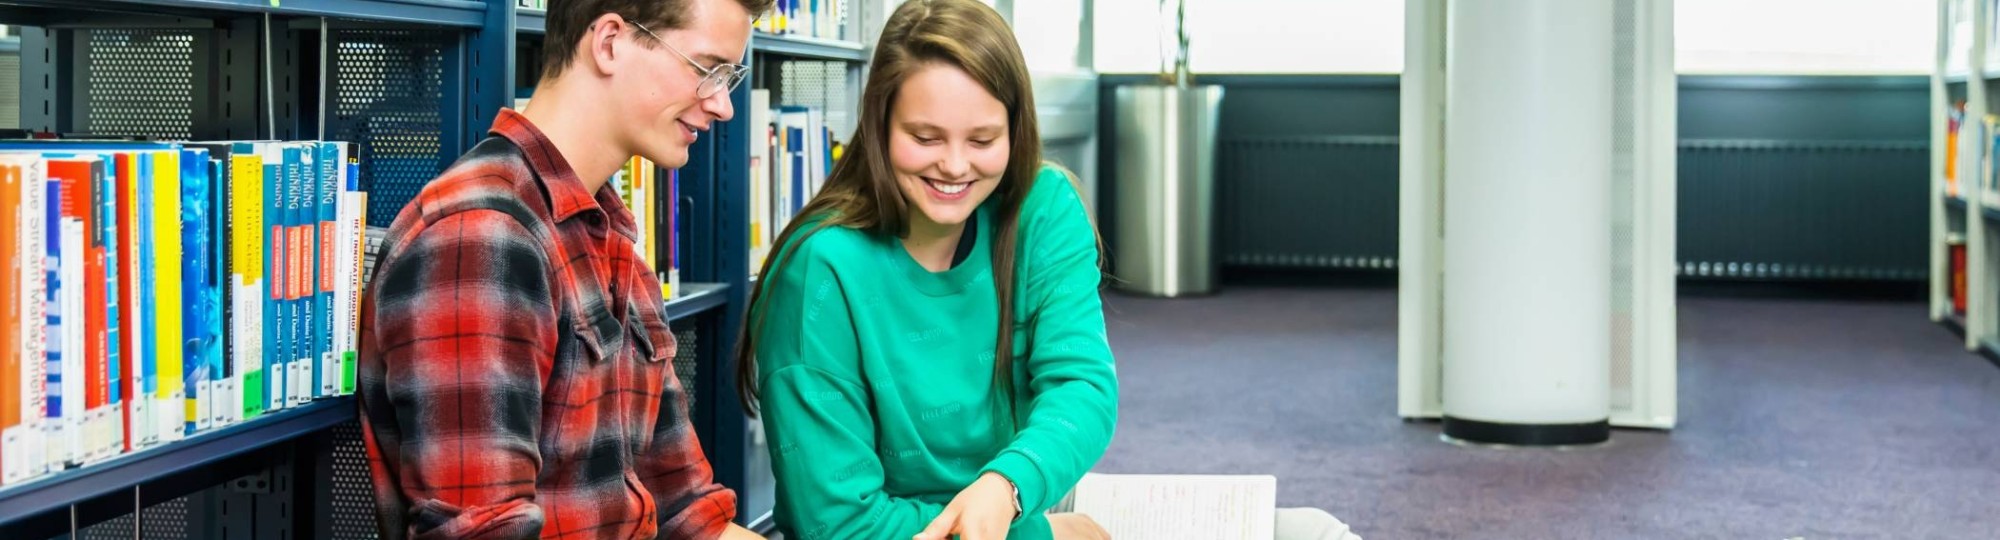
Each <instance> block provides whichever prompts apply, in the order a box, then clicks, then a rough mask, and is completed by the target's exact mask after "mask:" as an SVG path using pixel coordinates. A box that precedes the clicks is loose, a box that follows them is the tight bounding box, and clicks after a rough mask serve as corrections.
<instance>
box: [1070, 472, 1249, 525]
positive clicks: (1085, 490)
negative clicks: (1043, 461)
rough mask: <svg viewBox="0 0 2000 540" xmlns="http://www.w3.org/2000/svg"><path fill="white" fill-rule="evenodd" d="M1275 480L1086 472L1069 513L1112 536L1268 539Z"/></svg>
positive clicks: (1241, 476)
mask: <svg viewBox="0 0 2000 540" xmlns="http://www.w3.org/2000/svg"><path fill="white" fill-rule="evenodd" d="M1277 487H1278V479H1277V477H1276V476H1270V475H1159V474H1095V473H1092V474H1085V475H1084V477H1083V479H1081V480H1079V481H1078V482H1077V485H1076V487H1075V489H1074V497H1075V501H1074V505H1073V506H1072V508H1071V511H1073V512H1076V513H1080V514H1085V515H1088V516H1090V517H1091V519H1092V520H1094V521H1096V522H1097V523H1098V524H1099V525H1102V526H1103V527H1104V528H1105V530H1106V531H1107V532H1109V533H1111V537H1112V538H1168V537H1186V538H1204V539H1215V540H1271V539H1272V538H1273V536H1274V535H1275V534H1276V519H1277V518H1276V516H1277Z"/></svg>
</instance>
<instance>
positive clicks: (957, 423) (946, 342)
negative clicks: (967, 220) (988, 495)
mask: <svg viewBox="0 0 2000 540" xmlns="http://www.w3.org/2000/svg"><path fill="white" fill-rule="evenodd" d="M1034 182H1035V185H1034V187H1033V189H1032V190H1031V194H1030V195H1029V196H1028V200H1027V203H1026V204H1025V205H1024V206H1023V208H1022V210H1021V220H1020V230H1019V242H1018V245H1019V249H1018V250H1017V251H1018V252H1019V253H1020V255H1019V257H1018V259H1017V260H1016V267H1017V268H1019V269H1020V270H1019V274H1018V276H1019V277H1017V278H1016V279H1017V284H1018V285H1017V287H1016V289H1017V290H1016V293H1017V298H1018V299H1019V300H1017V301H1016V307H1015V311H1016V312H1017V313H1018V316H1017V317H1016V320H1017V321H1022V322H1021V323H1019V324H1016V325H1015V339H1014V350H1015V351H1016V353H1015V358H1016V360H1015V364H1014V365H1015V377H1014V379H1015V381H1016V383H1015V388H1016V389H1017V392H1016V399H1015V403H1016V416H1017V418H1018V419H1019V421H1018V422H1017V423H1016V424H1015V425H1016V426H1018V432H1017V433H1007V432H1003V431H1002V429H1004V428H1000V427H997V426H996V423H995V420H996V412H997V410H996V409H995V408H994V399H993V397H992V396H993V395H994V393H995V392H996V391H997V388H996V387H995V386H994V384H993V352H994V346H995V339H994V338H995V332H996V330H997V329H998V327H999V313H1000V306H999V302H998V301H997V299H996V295H995V294H994V289H993V277H992V257H991V247H990V246H989V245H988V243H987V242H988V239H990V238H992V237H993V234H992V229H991V228H990V226H989V224H991V223H992V222H993V219H991V217H990V216H991V212H992V208H991V207H992V206H994V205H993V204H987V205H985V206H982V207H981V208H980V209H979V210H978V212H979V213H980V217H979V219H978V220H977V224H976V225H975V226H977V227H979V228H980V230H979V235H978V238H977V240H976V242H977V245H976V246H975V247H974V249H973V250H972V254H971V256H970V257H968V258H967V259H966V260H965V261H963V262H961V263H959V264H958V265H957V266H955V267H953V268H951V269H949V270H946V271H943V272H930V271H928V270H926V269H924V268H923V266H921V265H919V264H918V263H917V262H916V260H915V259H912V258H911V257H910V255H909V253H908V252H907V251H905V250H904V249H903V246H902V241H901V239H898V238H895V237H882V236H876V235H873V234H870V233H867V232H863V231H859V230H855V229H849V228H842V227H828V228H825V229H821V230H820V231H819V232H818V233H815V234H812V235H809V236H807V237H806V238H805V239H804V241H803V243H802V244H801V245H800V246H799V248H798V251H797V253H796V254H795V255H792V256H790V257H787V259H786V260H785V261H783V263H784V264H783V266H782V267H781V268H780V269H779V271H778V273H777V275H776V276H775V277H774V278H770V279H771V281H770V283H768V284H766V287H769V289H768V290H766V291H765V298H766V299H765V300H764V302H765V303H764V306H763V308H762V310H763V311H764V312H765V313H764V314H763V317H764V321H763V326H762V327H761V329H760V330H759V331H758V334H757V350H756V354H757V362H758V371H759V374H760V382H761V383H762V388H763V414H764V426H765V431H766V433H768V434H769V437H770V441H769V447H770V449H771V463H772V469H773V472H774V473H776V476H777V480H778V497H777V520H778V524H779V527H780V528H781V529H782V530H785V531H787V532H788V534H787V535H786V536H787V537H789V538H798V539H800V540H825V539H847V538H862V539H881V538H898V539H900V538H909V537H910V536H911V535H914V534H916V533H917V532H918V531H921V530H922V529H923V528H924V526H925V525H928V524H930V522H931V520H932V519H935V518H936V517H937V515H938V513H939V512H941V511H943V510H944V506H945V504H946V503H949V502H950V501H951V499H952V497H953V496H955V495H957V494H958V492H959V490H961V489H964V488H965V487H966V486H968V485H971V484H972V481H973V480H974V479H977V478H978V477H979V475H980V474H982V473H984V472H986V471H995V472H998V473H1000V474H1001V475H1004V476H1006V477H1007V478H1008V479H1010V480H1013V481H1014V484H1015V485H1016V486H1017V487H1019V489H1020V492H1021V507H1022V509H1023V513H1022V517H1021V519H1020V520H1018V521H1016V522H1015V523H1014V524H1013V527H1012V529H1011V533H1010V534H1009V535H1008V537H1009V538H1017V539H1043V538H1049V537H1050V532H1049V524H1048V520H1047V519H1046V518H1045V517H1043V515H1042V512H1043V511H1045V510H1046V509H1048V508H1049V507H1050V506H1053V505H1054V504H1055V503H1056V502H1057V501H1058V500H1060V499H1061V498H1062V497H1063V496H1064V495H1065V494H1067V493H1068V492H1069V490H1070V488H1072V487H1074V486H1075V485H1076V482H1077V480H1078V479H1080V478H1082V477H1083V474H1084V472H1086V471H1088V470H1089V469H1090V467H1091V466H1092V465H1093V464H1095V463H1096V462H1097V459H1098V458H1099V457H1102V456H1103V455H1104V449H1105V447H1106V446H1107V445H1109V444H1110V442H1111V433H1112V428H1113V424H1115V423H1116V422H1117V417H1118V378H1117V374H1116V373H1115V370H1114V369H1113V367H1112V363H1111V347H1110V345H1109V344H1108V343H1107V342H1106V341H1105V334H1104V311H1103V306H1102V304H1101V303H1100V301H1099V298H1098V292H1097V291H1098V283H1099V277H1100V274H1099V272H1098V268H1097V259H1098V253H1097V238H1096V235H1095V233H1094V231H1093V229H1092V227H1091V224H1090V221H1089V217H1088V216H1087V215H1086V214H1085V210H1084V207H1083V203H1082V201H1081V199H1079V198H1078V197H1077V193H1076V189H1075V188H1074V187H1072V186H1071V185H1070V183H1069V181H1068V179H1067V178H1066V177H1065V176H1064V175H1063V174H1062V173H1061V172H1059V171H1057V170H1055V169H1052V168H1044V169H1043V170H1042V171H1041V174H1039V175H1037V176H1036V178H1035V180H1034ZM801 230H809V229H806V228H802V229H801ZM774 253H781V252H774Z"/></svg>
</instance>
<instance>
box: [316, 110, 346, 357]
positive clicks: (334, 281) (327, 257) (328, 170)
mask: <svg viewBox="0 0 2000 540" xmlns="http://www.w3.org/2000/svg"><path fill="white" fill-rule="evenodd" d="M343 153H344V152H342V151H341V148H340V143H334V142H322V143H319V171H320V176H319V180H320V182H319V191H318V194H319V205H318V206H317V207H316V208H317V209H318V210H319V216H318V217H319V227H318V230H317V231H316V235H315V236H314V240H315V242H314V244H313V245H314V246H316V248H315V249H313V258H314V260H315V261H317V264H314V265H313V269H314V274H313V275H314V282H316V283H318V284H319V288H318V289H317V290H316V291H314V292H315V294H314V296H315V297H316V300H314V302H313V305H314V309H315V310H316V311H317V312H318V317H317V318H316V320H318V321H319V325H318V327H317V328H314V329H313V339H314V340H315V341H317V342H318V343H319V346H317V347H315V349H316V350H317V351H318V353H319V364H318V366H319V368H318V369H315V370H314V371H313V380H314V382H316V383H319V394H318V395H320V396H337V395H340V349H339V347H338V345H337V344H336V340H335V335H336V334H338V333H339V331H338V328H339V326H340V325H338V324H336V323H335V320H336V319H335V318H334V317H335V313H334V311H335V309H334V301H333V297H334V295H335V294H337V293H336V292H335V291H337V290H338V289H339V286H338V284H339V282H340V278H339V277H338V274H337V269H338V268H339V266H340V264H339V260H338V255H339V253H340V251H339V249H338V247H337V246H338V245H339V244H340V240H339V236H340V235H339V229H340V188H341V186H342V182H341V180H340V177H341V174H342V173H343V172H345V171H346V170H347V160H346V159H344V156H342V155H341V154H343Z"/></svg>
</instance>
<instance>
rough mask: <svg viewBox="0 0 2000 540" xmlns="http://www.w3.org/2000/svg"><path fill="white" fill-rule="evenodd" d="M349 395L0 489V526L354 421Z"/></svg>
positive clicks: (353, 407) (271, 414)
mask: <svg viewBox="0 0 2000 540" xmlns="http://www.w3.org/2000/svg"><path fill="white" fill-rule="evenodd" d="M355 410H356V409H355V405H354V396H341V397H337V398H332V399H322V400H319V401H314V402H312V403H309V404H306V405H305V406H302V407H296V408H291V409H285V410H282V411H278V412H276V413H270V414H266V415H264V416H261V417H258V418H256V419H253V420H249V421H245V422H243V423H240V424H235V425H231V426H226V427H223V428H221V429H216V430H212V431H208V432H205V433H199V434H196V435H194V436H193V437H189V438H187V439H185V440H181V441H177V442H173V443H169V444H166V445H163V446H156V447H153V448H148V449H145V450H140V451H138V452H133V453H130V454H126V455H122V456H118V457H115V458H112V459H110V460H107V461H104V462H101V463H93V464H90V465H86V466H83V467H81V468H76V469H70V470H67V471H62V472H59V473H56V474H53V475H49V476H45V477H42V478H40V479H38V480H35V481H32V482H29V483H26V484H20V485H14V486H8V487H6V488H4V489H0V526H5V525H8V524H10V523H12V522H13V521H15V520H18V519H23V518H29V517H33V516H36V515H38V514H42V513H45V512H49V511H52V510H59V509H62V508H64V507H67V506H69V505H72V504H78V503H81V502H84V501H87V500H90V499H92V498H95V497H100V496H104V495H108V494H112V493H117V492H120V491H129V490H131V489H132V486H137V485H144V484H146V483H147V482H151V481H154V480H158V479H163V478H166V477H170V476H173V475H176V474H180V473H183V472H189V471H193V470H195V469H198V468H202V467H206V466H210V465H214V464H217V463H221V462H223V461H225V460H229V459H234V458H236V457H238V456H243V455H245V454H248V453H250V452H253V451H256V450H260V449H263V448H265V447H269V446H271V445H274V444H279V443H283V442H286V441H290V440H293V439H296V438H299V437H302V436H305V435H309V434H312V433H316V432H319V431H322V430H326V429H329V428H332V427H333V426H335V425H338V424H340V423H342V422H347V421H349V420H353V419H354V418H355Z"/></svg>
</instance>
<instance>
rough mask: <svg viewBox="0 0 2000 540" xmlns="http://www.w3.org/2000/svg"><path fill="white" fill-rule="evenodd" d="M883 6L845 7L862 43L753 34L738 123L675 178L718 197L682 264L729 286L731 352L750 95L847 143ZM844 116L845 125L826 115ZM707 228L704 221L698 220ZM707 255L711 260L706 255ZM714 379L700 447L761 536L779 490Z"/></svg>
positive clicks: (724, 322) (746, 216)
mask: <svg viewBox="0 0 2000 540" xmlns="http://www.w3.org/2000/svg"><path fill="white" fill-rule="evenodd" d="M879 7H881V4H879V3H875V2H851V3H850V4H849V8H850V9H851V10H852V11H851V12H850V13H849V16H848V19H847V20H846V21H845V23H844V26H843V29H842V30H840V31H841V32H843V33H844V35H847V36H860V37H861V39H859V40H834V39H823V38H814V37H805V36H799V35H789V34H774V33H767V32H764V31H762V30H755V31H752V32H751V38H750V55H749V58H748V59H746V60H745V63H746V64H747V65H749V66H750V72H751V75H750V78H749V80H747V81H745V83H744V84H743V85H742V86H739V87H737V88H736V89H735V90H734V91H733V92H732V93H731V94H730V100H731V102H732V103H734V104H735V105H736V116H735V117H733V118H731V119H730V121H729V122H727V123H723V124H719V125H717V126H716V128H715V132H714V136H713V137H707V138H703V139H702V142H701V143H698V144H697V145H696V150H697V151H698V152H700V153H699V154H697V155H699V156H701V158H698V159H695V160H693V161H692V162H691V163H690V166H689V167H688V168H687V169H683V170H682V175H683V177H682V178H683V179H684V181H685V179H686V178H687V176H686V175H687V174H688V172H689V171H690V170H693V171H696V172H697V173H699V174H705V175H710V176H711V177H712V179H713V183H712V184H708V185H706V186H702V185H697V187H696V189H694V190H691V192H693V193H694V194H696V195H697V196H700V195H702V192H701V189H704V188H707V189H715V190H717V192H716V196H715V200H717V201H720V203H721V204H718V205H716V206H714V207H712V208H709V209H707V210H708V211H709V212H712V213H713V215H712V216H711V217H712V218H713V219H716V220H718V221H716V222H714V223H713V225H714V226H715V227H716V229H717V230H720V231H725V232H726V233H733V234H724V235H723V238H722V239H720V241H719V242H718V243H716V244H712V245H703V243H702V242H701V241H699V240H696V241H695V242H693V243H692V246H693V247H694V248H695V250H694V251H693V252H692V254H691V256H690V257H689V259H691V260H695V261H698V262H699V261H704V260H706V261H711V262H712V263H713V266H710V267H708V268H707V270H708V271H710V272H713V273H710V274H701V275H702V276H703V277H706V276H721V279H720V280H719V281H722V282H723V283H724V284H726V285H727V289H726V290H724V291H722V292H721V294H725V295H726V296H727V297H728V300H727V301H725V302H723V304H722V306H721V309H720V310H719V311H718V313H720V314H721V319H720V322H719V323H718V324H716V325H715V326H714V328H715V330H716V331H717V332H719V333H720V335H723V336H727V338H726V339H727V340H728V342H729V346H730V348H729V349H728V350H730V351H733V350H734V347H735V343H734V340H735V339H736V335H737V332H738V331H739V330H740V329H741V326H740V322H741V321H742V320H743V315H744V313H743V312H744V307H745V306H747V305H748V303H749V291H750V288H751V287H752V286H753V284H754V280H753V276H752V275H751V273H752V272H755V271H756V270H757V268H756V267H753V266H751V263H750V261H749V257H748V253H749V252H750V239H749V231H750V229H751V219H750V214H751V193H750V192H751V178H752V175H751V172H750V166H749V165H750V163H751V158H750V156H751V145H752V144H753V143H756V142H757V141H760V140H761V138H762V136H763V129H764V128H763V127H761V126H756V129H754V130H753V129H752V128H753V126H752V121H751V118H752V116H753V115H752V114H750V112H749V110H748V109H749V107H750V103H751V93H752V91H753V90H766V91H770V92H771V94H772V95H771V101H770V105H771V106H773V107H776V106H779V105H806V106H813V107H818V108H821V109H823V110H825V111H826V112H828V113H830V114H829V115H828V116H829V119H828V120H827V128H828V129H830V130H831V131H832V133H833V138H834V139H835V140H839V141H845V140H846V139H847V137H848V136H849V135H851V134H852V133H853V129H854V125H853V117H854V116H855V115H856V113H857V112H858V109H859V106H860V96H861V81H862V77H863V75H864V73H865V71H866V68H867V61H868V59H869V56H870V55H871V54H872V53H873V50H872V48H871V47H870V46H868V45H865V44H868V43H873V42H874V41H875V36H876V35H878V34H879V33H880V28H881V26H882V20H883V19H885V18H886V17H887V15H888V14H887V13H884V12H882V10H881V9H878V8H879ZM840 114H845V116H844V118H847V120H845V121H840V120H838V119H837V118H833V117H835V116H838V115H840ZM694 213H695V217H696V218H698V219H702V218H704V209H703V208H701V207H697V208H696V209H695V212H694ZM702 222H703V223H708V222H707V221H702ZM710 255H713V256H710ZM712 365H716V366H718V367H720V368H723V369H721V371H722V373H720V374H718V376H715V377H703V378H702V379H701V381H700V384H702V385H703V386H701V387H700V388H698V389H697V391H696V392H697V393H699V394H705V395H708V396H712V397H714V399H711V400H709V401H708V403H710V404H711V406H710V407H696V408H695V411H694V414H695V416H696V425H697V426H699V427H700V429H701V430H702V431H701V437H702V444H703V446H704V447H706V448H704V450H706V451H707V453H708V456H709V459H710V461H711V462H713V464H714V465H715V471H716V478H717V479H718V480H720V481H722V482H723V483H724V484H725V485H731V486H748V487H749V489H748V490H740V491H739V493H738V502H737V508H738V510H739V512H740V514H741V520H742V521H745V522H747V523H748V524H749V526H750V527H751V528H752V529H753V530H757V531H759V532H768V531H769V530H771V529H772V528H773V527H774V526H775V524H774V523H773V522H772V521H771V515H772V514H771V512H772V510H774V509H775V498H774V493H773V490H774V489H775V487H776V485H777V481H776V479H775V478H774V477H773V476H772V473H771V470H770V460H769V459H768V458H767V457H766V456H767V455H768V454H767V453H766V452H767V450H766V449H765V448H764V446H762V445H761V443H760V442H759V441H758V439H759V437H757V436H756V435H755V432H756V431H757V429H756V428H754V427H753V426H752V424H754V423H755V421H754V420H750V419H749V418H748V417H747V416H745V415H744V414H743V409H742V403H741V402H740V401H738V400H737V397H736V390H735V388H736V377H735V371H734V369H730V367H731V366H728V365H727V364H723V363H717V364H712Z"/></svg>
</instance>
